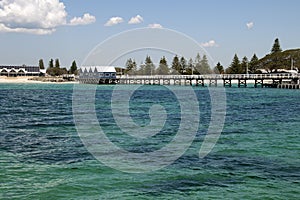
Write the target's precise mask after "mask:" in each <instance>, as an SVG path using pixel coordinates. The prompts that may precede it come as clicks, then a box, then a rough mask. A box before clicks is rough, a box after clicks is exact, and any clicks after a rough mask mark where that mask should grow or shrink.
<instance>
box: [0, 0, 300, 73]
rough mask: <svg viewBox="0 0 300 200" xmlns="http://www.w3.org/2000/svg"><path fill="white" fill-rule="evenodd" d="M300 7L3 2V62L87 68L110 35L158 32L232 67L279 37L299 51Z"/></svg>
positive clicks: (230, 1)
mask: <svg viewBox="0 0 300 200" xmlns="http://www.w3.org/2000/svg"><path fill="white" fill-rule="evenodd" d="M299 8H300V1H299V0H286V1H282V0H251V1H250V0H243V1H238V0H205V1H203V0H185V1H182V0H178V1H174V0H173V1H172V0H152V1H143V0H128V1H124V0H113V1H111V0H107V1H106V0H0V47H1V48H0V65H22V64H26V65H38V60H39V59H43V60H44V62H45V65H48V61H49V60H50V59H51V58H53V59H56V58H58V59H59V60H60V64H61V66H62V67H67V68H69V66H70V65H71V63H72V61H73V60H76V62H77V65H78V66H80V65H81V64H82V63H83V61H84V60H85V58H86V57H87V55H89V53H90V52H91V51H92V50H93V49H94V48H95V47H96V46H97V45H98V44H100V43H101V42H103V41H105V40H106V39H107V38H110V37H111V36H113V35H116V34H120V33H122V32H124V31H128V30H132V29H137V28H144V27H151V28H157V29H163V28H166V29H171V30H174V31H177V32H180V33H183V34H185V35H187V36H189V37H191V38H193V39H194V40H195V41H196V42H198V43H199V45H201V46H202V47H203V48H204V49H205V50H206V52H207V53H208V54H209V55H210V57H211V58H212V60H213V62H214V63H217V62H220V63H221V64H222V65H223V66H224V67H225V68H226V67H228V66H229V65H230V63H231V61H232V59H233V56H234V54H237V55H238V56H239V58H240V59H242V57H244V56H247V57H248V58H249V59H250V58H251V57H252V56H253V54H254V53H256V55H257V56H258V57H259V58H261V57H263V56H265V55H266V54H268V53H269V52H270V50H271V47H272V44H273V42H274V40H275V38H279V41H280V44H281V47H282V49H292V48H300V38H299V33H300V21H299V19H300V12H299ZM116 48H118V46H116ZM145 53H146V54H147V52H145ZM150 53H151V52H149V54H150ZM162 54H163V53H162ZM196 54H197V52H195V56H196ZM137 56H140V58H136V59H137V60H143V59H144V58H145V57H146V55H143V54H141V53H140V54H137ZM162 56H163V55H162ZM183 56H184V55H183ZM154 62H158V61H156V60H155V61H154ZM168 62H169V63H171V60H168ZM95 64H97V63H95ZM124 65H125V63H124Z"/></svg>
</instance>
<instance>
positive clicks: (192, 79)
mask: <svg viewBox="0 0 300 200" xmlns="http://www.w3.org/2000/svg"><path fill="white" fill-rule="evenodd" d="M79 82H80V83H85V84H139V85H194V86H202V87H204V86H215V87H216V86H219V85H221V86H224V87H232V86H233V85H237V87H247V86H248V85H249V83H251V85H253V86H254V87H255V88H256V87H262V88H263V87H272V88H290V89H300V74H297V73H279V74H272V73H270V74H205V75H152V76H144V75H117V73H116V69H115V67H113V66H95V67H82V68H81V69H80V70H79Z"/></svg>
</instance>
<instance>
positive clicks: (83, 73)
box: [79, 66, 117, 84]
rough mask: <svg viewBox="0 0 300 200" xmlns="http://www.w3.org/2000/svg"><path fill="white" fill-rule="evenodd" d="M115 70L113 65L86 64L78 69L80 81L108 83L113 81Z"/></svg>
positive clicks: (115, 74) (115, 77) (115, 76)
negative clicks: (86, 65)
mask: <svg viewBox="0 0 300 200" xmlns="http://www.w3.org/2000/svg"><path fill="white" fill-rule="evenodd" d="M116 79H117V72H116V68H115V67H114V66H88V67H81V68H80V69H79V81H80V82H81V83H94V84H109V83H115V81H116Z"/></svg>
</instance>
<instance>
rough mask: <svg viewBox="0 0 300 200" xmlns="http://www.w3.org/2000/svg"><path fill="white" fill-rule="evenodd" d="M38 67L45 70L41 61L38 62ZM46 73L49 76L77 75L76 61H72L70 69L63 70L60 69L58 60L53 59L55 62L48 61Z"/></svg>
mask: <svg viewBox="0 0 300 200" xmlns="http://www.w3.org/2000/svg"><path fill="white" fill-rule="evenodd" d="M54 62H55V63H54ZM39 67H40V69H45V66H44V61H43V59H40V60H39ZM46 73H47V74H48V75H50V76H61V75H63V74H75V75H77V74H78V70H77V64H76V61H75V60H74V61H73V62H72V65H71V67H70V69H69V70H68V69H67V68H65V67H64V68H61V67H60V62H59V59H58V58H57V59H55V61H54V60H53V59H50V61H49V64H48V68H47V71H46Z"/></svg>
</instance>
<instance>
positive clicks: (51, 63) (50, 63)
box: [49, 59, 54, 68]
mask: <svg viewBox="0 0 300 200" xmlns="http://www.w3.org/2000/svg"><path fill="white" fill-rule="evenodd" d="M52 67H54V64H53V59H51V60H50V61H49V68H52Z"/></svg>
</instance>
